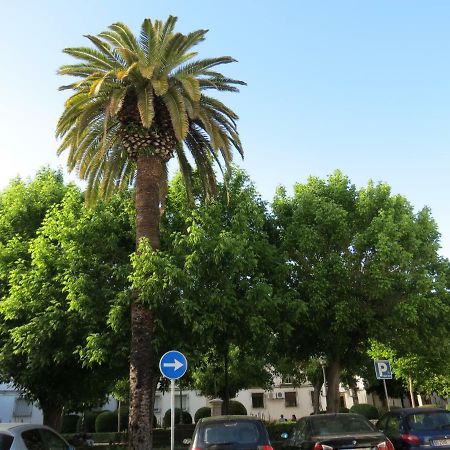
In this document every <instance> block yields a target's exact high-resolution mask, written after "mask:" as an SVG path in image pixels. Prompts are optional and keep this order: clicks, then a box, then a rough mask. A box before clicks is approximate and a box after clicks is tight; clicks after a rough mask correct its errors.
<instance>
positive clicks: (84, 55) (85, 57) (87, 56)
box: [63, 47, 115, 71]
mask: <svg viewBox="0 0 450 450" xmlns="http://www.w3.org/2000/svg"><path fill="white" fill-rule="evenodd" d="M63 52H64V53H67V54H68V55H70V56H73V57H74V58H76V59H80V60H82V61H86V62H87V63H90V64H91V65H92V67H96V68H97V70H106V71H109V70H111V69H113V68H114V67H115V63H114V62H113V61H111V60H110V59H109V58H107V57H106V56H105V55H104V54H103V53H102V52H99V51H98V50H94V49H92V48H89V47H77V48H65V49H64V50H63Z"/></svg>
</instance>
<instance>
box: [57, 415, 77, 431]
mask: <svg viewBox="0 0 450 450" xmlns="http://www.w3.org/2000/svg"><path fill="white" fill-rule="evenodd" d="M79 419H80V416H78V415H76V414H65V415H64V416H63V420H62V426H61V433H76V431H77V424H78V420H79Z"/></svg>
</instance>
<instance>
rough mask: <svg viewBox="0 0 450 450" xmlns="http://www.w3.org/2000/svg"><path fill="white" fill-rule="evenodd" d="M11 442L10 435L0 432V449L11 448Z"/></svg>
mask: <svg viewBox="0 0 450 450" xmlns="http://www.w3.org/2000/svg"><path fill="white" fill-rule="evenodd" d="M12 442H13V437H12V436H10V435H8V434H5V433H0V450H9V449H10V448H11V444H12Z"/></svg>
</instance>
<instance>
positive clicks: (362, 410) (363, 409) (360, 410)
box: [350, 403, 379, 420]
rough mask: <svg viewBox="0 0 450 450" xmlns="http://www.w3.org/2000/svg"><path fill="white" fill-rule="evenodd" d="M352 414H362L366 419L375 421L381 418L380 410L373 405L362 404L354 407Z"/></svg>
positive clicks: (351, 410) (351, 409)
mask: <svg viewBox="0 0 450 450" xmlns="http://www.w3.org/2000/svg"><path fill="white" fill-rule="evenodd" d="M350 412H351V413H355V414H361V415H362V416H364V417H365V418H366V419H369V420H375V419H378V417H379V413H378V409H377V408H376V407H375V406H373V405H369V404H368V403H360V404H358V405H353V406H352V407H351V408H350Z"/></svg>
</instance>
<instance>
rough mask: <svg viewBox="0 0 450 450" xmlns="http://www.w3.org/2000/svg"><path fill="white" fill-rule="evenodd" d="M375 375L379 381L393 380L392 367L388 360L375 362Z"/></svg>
mask: <svg viewBox="0 0 450 450" xmlns="http://www.w3.org/2000/svg"><path fill="white" fill-rule="evenodd" d="M374 364H375V375H376V377H377V379H378V380H390V379H392V371H391V365H390V364H389V361H388V360H386V359H378V360H375V361H374Z"/></svg>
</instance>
